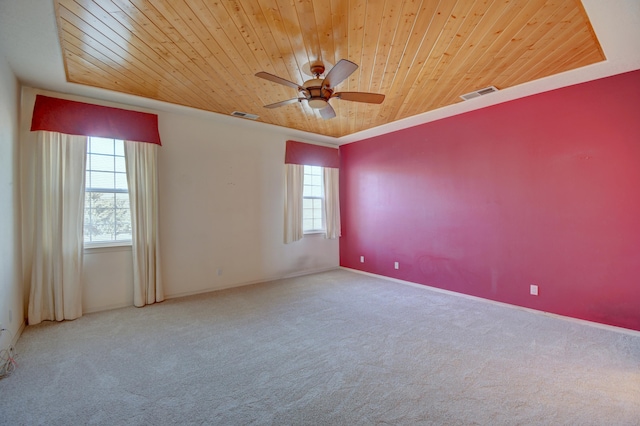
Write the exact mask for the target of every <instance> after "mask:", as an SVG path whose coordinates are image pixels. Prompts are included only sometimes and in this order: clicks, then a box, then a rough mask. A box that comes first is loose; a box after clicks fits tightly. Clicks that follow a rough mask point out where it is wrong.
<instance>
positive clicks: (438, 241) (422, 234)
mask: <svg viewBox="0 0 640 426" xmlns="http://www.w3.org/2000/svg"><path fill="white" fill-rule="evenodd" d="M340 155H341V171H340V173H341V175H340V180H341V209H342V238H341V239H340V264H341V265H342V266H345V267H349V268H354V269H359V270H362V271H367V272H372V273H375V274H380V275H384V276H388V277H393V278H398V279H402V280H407V281H412V282H416V283H421V284H427V285H430V286H434V287H440V288H444V289H448V290H453V291H456V292H460V293H466V294H470V295H474V296H479V297H483V298H487V299H492V300H497V301H501V302H506V303H510V304H514V305H520V306H525V307H529V308H534V309H538V310H541V311H548V312H553V313H556V314H561V315H567V316H571V317H575V318H581V319H586V320H590V321H596V322H601V323H605V324H610V325H616V326H621V327H626V328H631V329H635V330H640V70H639V71H634V72H630V73H625V74H621V75H617V76H613V77H609V78H605V79H601V80H597V81H593V82H588V83H584V84H579V85H576V86H571V87H567V88H563V89H558V90H554V91H551V92H547V93H543V94H539V95H535V96H530V97H527V98H523V99H519V100H515V101H510V102H506V103H503V104H500V105H496V106H492V107H488V108H484V109H481V110H478V111H473V112H469V113H466V114H462V115H458V116H455V117H450V118H447V119H443V120H439V121H436V122H432V123H427V124H424V125H421V126H417V127H413V128H410V129H405V130H402V131H398V132H394V133H390V134H387V135H383V136H379V137H376V138H371V139H367V140H363V141H359V142H355V143H351V144H348V145H343V146H341V147H340ZM361 255H363V256H365V263H360V256H361ZM396 261H397V262H400V269H399V270H395V269H394V262H396ZM530 284H536V285H538V286H539V296H537V297H536V296H531V295H529V285H530Z"/></svg>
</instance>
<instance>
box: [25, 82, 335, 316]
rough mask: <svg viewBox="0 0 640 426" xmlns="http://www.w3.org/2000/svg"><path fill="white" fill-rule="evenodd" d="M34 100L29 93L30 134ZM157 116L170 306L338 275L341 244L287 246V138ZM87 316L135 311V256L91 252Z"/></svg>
mask: <svg viewBox="0 0 640 426" xmlns="http://www.w3.org/2000/svg"><path fill="white" fill-rule="evenodd" d="M37 93H43V94H46V95H49V96H58V97H64V98H68V99H74V100H80V101H85V102H92V103H98V104H103V105H109V106H116V107H118V106H120V107H123V108H129V109H133V108H131V107H127V106H122V105H117V104H113V103H108V102H100V101H96V100H87V99H83V98H79V97H76V96H65V95H62V94H56V93H51V92H46V91H40V90H36V89H31V88H24V90H23V104H24V107H23V108H24V109H23V111H24V116H23V120H22V130H23V132H25V134H27V133H29V131H28V123H30V120H31V112H32V110H33V102H34V100H35V95H36V94H37ZM145 111H147V112H152V113H157V114H158V116H159V125H160V136H161V138H162V144H163V146H162V147H161V148H160V151H159V173H160V182H159V188H160V238H161V256H162V274H163V281H164V287H165V295H166V296H167V297H177V296H183V295H187V294H194V293H200V292H205V291H211V290H216V289H222V288H227V287H234V286H239V285H244V284H250V283H255V282H260V281H265V280H270V279H275V278H281V277H286V276H293V275H299V274H304V273H312V272H316V271H322V270H326V269H332V268H337V267H338V265H339V256H338V241H337V240H326V239H324V238H323V237H322V236H320V235H313V236H309V237H305V238H304V239H303V240H302V241H298V242H296V243H293V244H289V245H286V244H284V243H283V233H284V223H283V216H284V210H283V206H284V149H285V142H286V140H287V139H292V137H291V135H290V134H288V133H289V132H290V131H289V130H287V129H284V128H279V127H274V126H267V125H258V124H257V123H253V122H249V123H247V122H246V121H244V120H242V119H237V118H232V117H221V116H219V115H215V114H208V113H207V114H205V113H202V112H193V113H189V110H187V109H185V113H184V114H181V113H176V112H167V111H161V110H156V111H154V110H145ZM84 278H85V282H84V285H85V289H84V297H83V307H84V310H85V312H91V311H99V310H104V309H110V308H114V307H119V306H130V305H132V304H133V283H132V281H133V278H132V261H131V251H130V248H116V249H88V250H85V261H84Z"/></svg>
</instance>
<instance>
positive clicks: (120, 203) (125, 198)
mask: <svg viewBox="0 0 640 426" xmlns="http://www.w3.org/2000/svg"><path fill="white" fill-rule="evenodd" d="M115 196H116V208H119V209H128V208H129V194H123V193H116V194H115Z"/></svg>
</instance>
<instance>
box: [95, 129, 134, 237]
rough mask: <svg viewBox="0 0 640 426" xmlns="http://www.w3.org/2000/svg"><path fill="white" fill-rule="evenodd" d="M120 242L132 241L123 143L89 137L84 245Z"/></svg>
mask: <svg viewBox="0 0 640 426" xmlns="http://www.w3.org/2000/svg"><path fill="white" fill-rule="evenodd" d="M120 241H131V212H130V210H129V190H128V186H127V171H126V166H125V159H124V142H123V141H121V140H117V139H107V138H97V137H90V138H89V139H88V142H87V169H86V178H85V205H84V242H85V243H109V242H120Z"/></svg>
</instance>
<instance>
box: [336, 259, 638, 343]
mask: <svg viewBox="0 0 640 426" xmlns="http://www.w3.org/2000/svg"><path fill="white" fill-rule="evenodd" d="M340 269H344V270H345V271H350V272H355V273H357V274H362V275H368V276H370V277H375V278H380V279H382V280H386V281H392V282H395V283H398V284H403V285H409V286H411V287H416V288H421V289H423V290H428V291H435V292H438V293H444V294H449V295H451V296H457V297H464V298H466V299H471V300H476V301H479V302H485V303H491V304H493V305H498V306H504V307H507V308H512V309H520V310H524V311H527V312H531V313H534V314H538V315H545V316H547V317H552V318H558V319H561V320H564V321H569V322H573V323H577V324H582V325H588V326H590V327H595V328H600V329H603V330H608V331H614V332H616V333H623V334H628V335H631V336H635V337H640V331H637V330H631V329H629V328H624V327H616V326H614V325H608V324H602V323H599V322H594V321H587V320H583V319H579V318H573V317H568V316H565V315H559V314H554V313H551V312H545V311H540V310H537V309H532V308H526V307H524V306H519V305H512V304H510V303H505V302H498V301H496V300H491V299H484V298H482V297H478V296H472V295H470V294H464V293H458V292H455V291H451V290H445V289H442V288H438V287H432V286H429V285H426V284H418V283H414V282H411V281H405V280H400V279H397V278H391V277H385V276H384V275H378V274H373V273H371V272H365V271H359V270H357V269H351V268H346V267H344V266H341V267H340Z"/></svg>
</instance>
